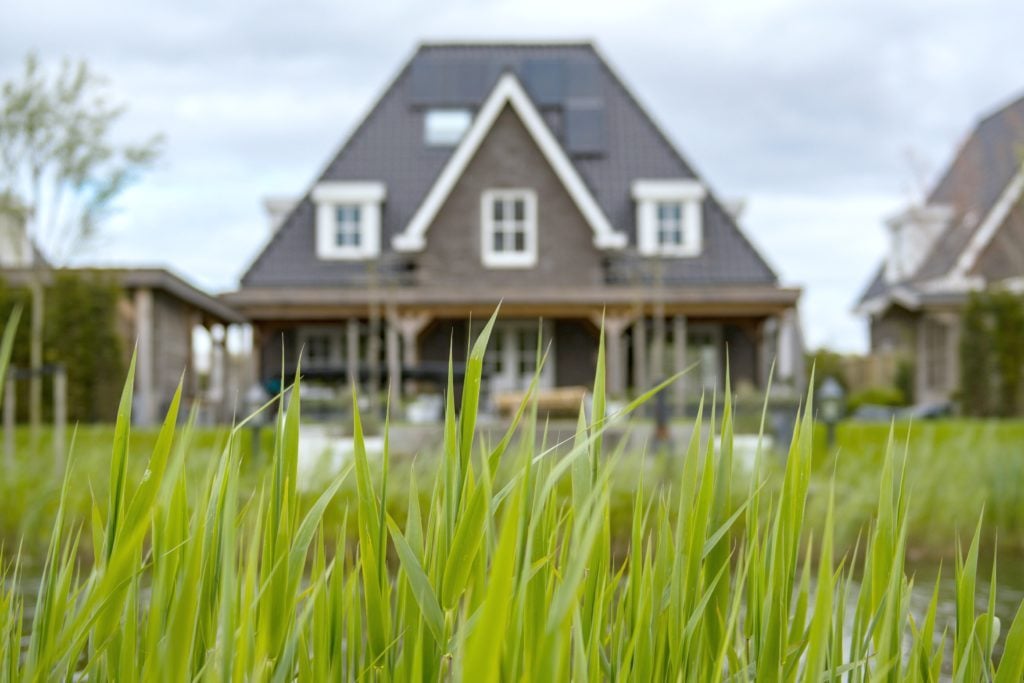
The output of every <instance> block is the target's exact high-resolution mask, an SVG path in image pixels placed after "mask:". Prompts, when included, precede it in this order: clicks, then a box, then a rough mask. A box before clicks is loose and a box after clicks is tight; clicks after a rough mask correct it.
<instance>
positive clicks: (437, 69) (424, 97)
mask: <svg viewBox="0 0 1024 683" xmlns="http://www.w3.org/2000/svg"><path fill="white" fill-rule="evenodd" d="M409 79H410V81H411V83H410V88H409V97H410V98H411V99H412V103H413V104H416V105H431V104H437V103H439V101H440V95H441V94H442V92H443V90H444V70H443V68H442V65H441V64H439V63H438V60H437V59H436V58H432V57H428V56H421V57H419V58H418V59H416V60H415V61H413V63H412V70H411V72H410V74H409Z"/></svg>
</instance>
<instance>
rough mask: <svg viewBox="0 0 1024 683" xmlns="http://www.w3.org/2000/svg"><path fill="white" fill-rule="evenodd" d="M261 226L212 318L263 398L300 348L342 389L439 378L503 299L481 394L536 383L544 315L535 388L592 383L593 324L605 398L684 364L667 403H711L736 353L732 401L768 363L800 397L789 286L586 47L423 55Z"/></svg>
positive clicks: (429, 51)
mask: <svg viewBox="0 0 1024 683" xmlns="http://www.w3.org/2000/svg"><path fill="white" fill-rule="evenodd" d="M342 85H343V84H340V83H339V84H338V86H339V87H341V86H342ZM666 85H669V84H666ZM693 106H699V103H694V104H693ZM267 208H268V213H269V214H270V217H271V223H272V224H273V234H272V237H271V238H270V241H269V243H268V244H267V245H266V247H265V248H264V249H263V251H262V253H260V254H259V256H258V257H257V258H256V259H255V261H254V262H253V264H252V265H251V267H250V268H249V269H248V271H247V272H246V273H245V274H244V275H243V277H242V280H241V287H240V289H239V290H238V291H237V292H234V293H232V294H229V295H226V297H225V300H226V301H227V302H228V303H229V304H230V305H232V306H233V307H235V308H237V309H238V310H239V311H241V312H242V313H243V314H244V315H245V316H246V318H248V319H249V320H250V321H251V322H252V324H253V326H254V333H255V343H256V345H257V347H258V353H259V372H260V374H261V376H262V378H263V379H264V380H265V381H266V382H267V383H268V385H269V386H273V378H276V377H280V375H281V372H282V360H283V361H284V365H285V368H284V369H285V371H286V372H291V371H293V370H294V367H295V364H296V362H297V359H298V356H299V353H300V351H301V352H302V358H303V360H302V363H303V366H302V367H303V370H304V371H305V372H306V373H307V374H308V375H310V376H313V377H320V378H324V379H330V380H333V381H335V382H336V383H344V382H345V381H346V380H347V381H356V380H359V379H363V380H366V379H367V378H371V379H377V378H379V379H380V380H381V382H383V381H386V378H388V377H399V376H402V377H423V376H424V375H425V374H429V372H430V371H433V370H436V369H438V368H440V369H441V370H442V371H443V369H445V368H446V367H447V363H448V358H449V350H450V349H453V351H454V356H455V359H456V361H458V360H459V359H460V358H462V357H463V355H464V353H465V350H466V348H467V344H468V343H469V339H470V336H471V334H472V333H475V332H476V331H478V330H479V329H480V328H481V326H482V324H483V323H484V322H485V321H486V319H487V318H488V316H490V314H491V313H492V312H493V311H494V309H495V307H496V306H497V305H498V303H499V302H501V315H500V319H499V322H498V324H497V327H496V329H495V331H494V334H493V336H492V341H491V350H490V352H489V355H488V359H487V360H488V365H487V367H486V376H487V382H488V388H489V389H490V390H491V391H492V392H500V391H503V390H519V389H522V388H524V387H525V386H526V385H527V383H528V382H529V380H530V378H531V376H532V375H533V372H534V367H535V354H536V348H537V338H538V318H543V323H542V325H543V327H542V329H541V332H542V334H543V338H544V344H545V348H548V349H550V353H549V356H548V361H547V364H546V365H545V367H544V370H543V373H542V374H541V377H540V381H541V384H542V386H543V387H556V386H579V385H584V386H586V385H589V384H590V383H591V382H592V380H593V374H594V365H595V361H596V358H597V348H598V333H599V329H600V327H601V325H602V321H603V325H604V329H605V334H606V339H607V372H608V388H609V391H610V393H611V394H613V395H615V396H624V395H626V394H627V393H630V392H631V391H638V390H640V389H643V388H647V387H649V386H651V385H653V384H654V383H655V382H657V381H658V380H660V379H662V378H664V377H667V376H668V375H669V374H671V373H672V372H674V371H675V370H678V369H682V368H684V367H687V366H688V365H690V364H692V363H695V362H699V363H700V367H699V369H698V370H696V371H695V372H694V373H692V374H690V375H689V376H688V378H687V380H686V381H684V382H683V383H680V384H679V387H678V388H677V389H676V393H675V396H676V399H677V400H682V399H683V398H684V396H685V397H686V398H692V397H696V396H698V395H699V393H700V392H701V391H702V390H704V389H708V390H710V389H713V388H717V389H718V390H721V389H722V383H723V379H724V372H725V365H726V356H727V354H728V358H729V364H730V370H731V376H732V380H733V382H734V384H736V385H742V386H747V387H753V388H755V389H760V388H763V387H764V386H765V385H766V382H767V377H768V375H769V372H770V367H771V364H772V362H773V360H774V359H775V358H776V356H777V357H778V365H777V367H776V377H775V381H776V383H777V384H776V385H777V386H779V385H785V384H786V383H789V384H793V385H798V384H800V382H801V381H802V380H801V377H800V375H801V372H802V365H803V364H802V359H801V355H800V351H801V350H800V334H799V330H798V328H797V321H796V305H797V300H798V298H799V294H800V291H799V289H796V288H786V287H782V286H780V285H779V281H778V277H777V276H776V274H775V272H773V270H772V269H771V268H770V267H769V266H768V264H767V263H766V262H765V260H764V259H763V258H762V256H761V255H760V254H759V253H758V252H757V250H756V249H755V248H754V247H753V246H752V245H751V243H750V242H749V241H748V240H747V239H746V237H745V236H744V235H743V233H742V231H741V230H740V228H739V226H738V225H737V222H736V219H735V218H734V216H732V215H731V214H730V212H729V209H728V207H727V206H726V205H725V204H724V203H723V202H722V201H721V200H720V199H719V198H718V197H716V196H715V194H714V193H713V192H712V191H711V188H710V187H709V186H708V184H707V183H706V182H705V181H704V180H703V179H702V178H701V177H699V176H698V175H697V173H696V172H695V171H694V170H693V168H692V167H691V166H690V164H689V163H688V162H687V161H686V160H685V159H684V158H683V157H682V155H681V154H680V153H679V151H678V150H677V149H676V148H675V147H674V146H673V144H672V143H671V142H670V141H669V140H668V138H667V137H666V136H665V134H664V133H663V132H662V131H661V129H659V128H658V126H657V125H656V124H655V123H654V122H653V121H652V119H651V117H650V116H649V114H648V113H647V112H646V111H645V110H644V108H643V107H642V106H641V105H640V104H639V103H638V102H637V100H636V99H635V98H634V96H633V95H632V94H631V93H630V91H629V90H628V89H627V88H626V86H625V85H624V84H623V83H622V81H621V80H620V79H619V78H618V76H617V75H616V74H615V73H614V72H613V71H612V69H611V68H610V67H609V65H608V64H607V63H606V62H605V60H604V59H603V58H602V57H601V56H600V55H599V53H598V52H597V50H596V49H595V48H594V46H593V45H591V44H589V43H573V44H561V43H541V44H426V45H422V46H421V47H419V49H417V51H416V53H415V54H414V55H413V57H412V59H411V60H410V61H409V62H408V63H407V64H405V66H403V67H402V69H401V70H400V71H399V73H398V75H397V76H396V77H395V78H394V80H393V81H392V82H391V83H390V85H388V87H387V88H386V90H385V91H384V93H383V95H382V96H381V97H380V99H379V100H378V101H377V102H376V104H374V105H373V107H372V109H371V110H370V112H369V113H368V114H367V116H366V117H365V119H363V121H362V122H361V123H360V124H359V125H358V126H357V127H356V129H355V131H354V132H353V133H352V135H351V137H350V138H349V139H348V140H347V141H346V142H345V144H344V145H343V146H342V147H341V149H340V150H339V151H338V152H337V154H336V155H335V156H334V158H333V159H332V160H331V161H330V163H329V164H328V165H327V167H326V169H325V170H324V171H323V172H322V173H321V174H320V176H319V177H318V178H317V179H316V181H315V182H314V183H313V184H312V185H311V186H310V187H309V188H308V189H307V191H306V193H305V194H304V196H302V197H301V199H299V200H298V201H295V202H293V203H291V204H283V203H282V202H281V201H280V199H276V200H274V201H271V202H268V204H267ZM471 325H472V328H473V329H472V330H471V329H470V328H471ZM282 345H283V348H282ZM339 380H340V382H338V381H339Z"/></svg>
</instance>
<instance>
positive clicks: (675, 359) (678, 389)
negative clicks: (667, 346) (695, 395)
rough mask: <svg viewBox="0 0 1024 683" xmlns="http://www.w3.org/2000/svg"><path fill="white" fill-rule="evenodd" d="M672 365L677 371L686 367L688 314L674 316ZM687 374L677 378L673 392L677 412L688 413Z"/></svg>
mask: <svg viewBox="0 0 1024 683" xmlns="http://www.w3.org/2000/svg"><path fill="white" fill-rule="evenodd" d="M672 365H673V367H674V368H675V371H676V372H682V371H683V370H685V369H686V316H685V315H677V316H675V317H673V318H672ZM686 381H687V377H686V375H683V376H682V377H680V378H679V379H677V380H676V382H675V385H674V386H673V390H672V394H673V396H674V398H675V404H676V414H678V415H685V414H686V396H687V392H686Z"/></svg>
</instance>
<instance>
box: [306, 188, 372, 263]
mask: <svg viewBox="0 0 1024 683" xmlns="http://www.w3.org/2000/svg"><path fill="white" fill-rule="evenodd" d="M386 196H387V190H386V188H385V186H384V183H378V182H333V181H332V182H323V183H319V184H318V185H316V187H314V188H313V192H312V198H313V201H314V202H315V203H316V254H317V257H318V258H320V259H322V260H336V261H361V260H366V259H370V258H375V257H376V256H378V255H379V254H380V220H381V204H382V203H383V202H384V199H385V198H386ZM346 206H352V207H357V208H358V209H359V244H358V246H357V245H351V244H344V245H342V244H338V240H337V230H338V209H339V208H342V207H346Z"/></svg>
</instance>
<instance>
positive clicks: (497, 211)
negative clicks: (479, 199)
mask: <svg viewBox="0 0 1024 683" xmlns="http://www.w3.org/2000/svg"><path fill="white" fill-rule="evenodd" d="M504 218H505V202H503V201H502V200H500V199H495V200H494V221H495V222H496V223H500V222H501V221H502V220H504Z"/></svg>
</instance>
